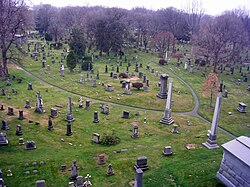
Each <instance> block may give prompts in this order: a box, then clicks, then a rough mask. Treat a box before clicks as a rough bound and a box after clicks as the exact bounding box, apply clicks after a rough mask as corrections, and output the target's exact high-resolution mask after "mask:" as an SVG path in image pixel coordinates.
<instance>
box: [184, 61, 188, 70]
mask: <svg viewBox="0 0 250 187" xmlns="http://www.w3.org/2000/svg"><path fill="white" fill-rule="evenodd" d="M187 69H188V62H185V65H184V70H187Z"/></svg>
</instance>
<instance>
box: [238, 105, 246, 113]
mask: <svg viewBox="0 0 250 187" xmlns="http://www.w3.org/2000/svg"><path fill="white" fill-rule="evenodd" d="M246 108H247V105H246V104H245V103H242V102H241V103H239V106H238V108H237V110H238V111H239V112H240V113H246V112H247V111H246Z"/></svg>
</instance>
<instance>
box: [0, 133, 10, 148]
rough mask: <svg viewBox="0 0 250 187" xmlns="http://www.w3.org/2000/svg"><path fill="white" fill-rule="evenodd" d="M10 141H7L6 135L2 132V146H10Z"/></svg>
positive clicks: (0, 139)
mask: <svg viewBox="0 0 250 187" xmlns="http://www.w3.org/2000/svg"><path fill="white" fill-rule="evenodd" d="M8 144H9V141H8V140H7V139H6V134H5V133H3V132H0V145H8Z"/></svg>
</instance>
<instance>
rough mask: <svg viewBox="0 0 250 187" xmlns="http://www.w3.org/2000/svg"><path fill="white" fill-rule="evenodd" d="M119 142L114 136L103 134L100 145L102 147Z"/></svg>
mask: <svg viewBox="0 0 250 187" xmlns="http://www.w3.org/2000/svg"><path fill="white" fill-rule="evenodd" d="M120 142H121V139H120V138H119V137H117V136H116V135H115V134H110V135H109V134H104V135H103V136H101V140H100V144H102V145H116V144H118V143H120Z"/></svg>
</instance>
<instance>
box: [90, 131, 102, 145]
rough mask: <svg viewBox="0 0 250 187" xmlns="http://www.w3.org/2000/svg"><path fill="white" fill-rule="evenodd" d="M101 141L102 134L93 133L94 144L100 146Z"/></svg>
mask: <svg viewBox="0 0 250 187" xmlns="http://www.w3.org/2000/svg"><path fill="white" fill-rule="evenodd" d="M99 141H100V134H98V133H93V134H92V142H94V143H97V144H99Z"/></svg>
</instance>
